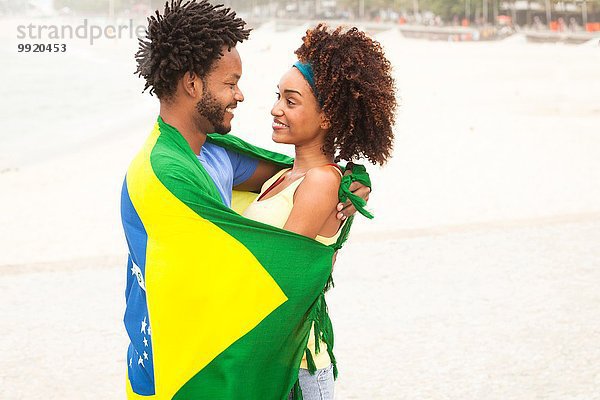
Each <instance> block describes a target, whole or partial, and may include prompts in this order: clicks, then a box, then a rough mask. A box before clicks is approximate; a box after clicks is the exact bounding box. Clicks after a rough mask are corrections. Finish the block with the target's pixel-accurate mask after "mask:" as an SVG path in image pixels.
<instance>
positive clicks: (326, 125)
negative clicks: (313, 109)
mask: <svg viewBox="0 0 600 400" xmlns="http://www.w3.org/2000/svg"><path fill="white" fill-rule="evenodd" d="M320 126H321V129H323V130H328V129H329V128H331V122H329V118H327V117H326V116H325V113H324V112H323V111H321V124H320Z"/></svg>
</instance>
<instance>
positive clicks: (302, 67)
mask: <svg viewBox="0 0 600 400" xmlns="http://www.w3.org/2000/svg"><path fill="white" fill-rule="evenodd" d="M293 67H296V68H297V69H298V71H300V73H301V74H302V76H303V77H304V79H306V82H308V84H309V85H310V88H311V89H312V91H313V93H314V94H315V97H316V98H317V101H318V102H319V104H320V105H321V107H323V102H322V101H321V99H319V93H317V87H316V86H315V74H314V72H313V69H312V66H311V65H310V64H309V63H303V62H300V61H296V62H295V63H294V65H293Z"/></svg>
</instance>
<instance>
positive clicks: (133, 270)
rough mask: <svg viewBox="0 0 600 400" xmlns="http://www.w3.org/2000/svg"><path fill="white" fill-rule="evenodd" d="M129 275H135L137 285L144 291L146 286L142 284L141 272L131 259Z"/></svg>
mask: <svg viewBox="0 0 600 400" xmlns="http://www.w3.org/2000/svg"><path fill="white" fill-rule="evenodd" d="M131 264H132V267H131V275H135V277H136V278H137V281H138V284H139V285H140V287H141V288H142V290H143V291H144V292H145V291H146V284H145V283H144V276H143V275H142V270H141V269H140V267H138V266H137V264H136V263H135V262H133V258H132V259H131Z"/></svg>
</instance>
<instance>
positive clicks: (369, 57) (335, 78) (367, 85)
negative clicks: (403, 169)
mask: <svg viewBox="0 0 600 400" xmlns="http://www.w3.org/2000/svg"><path fill="white" fill-rule="evenodd" d="M302 40H303V44H302V46H300V48H298V50H296V52H295V53H296V55H297V56H298V59H299V60H300V61H301V62H308V63H310V64H311V65H312V68H313V72H314V78H315V86H316V90H317V93H318V100H319V102H320V104H321V105H322V109H323V111H324V113H325V116H326V117H327V119H328V120H329V122H330V125H331V128H330V130H329V131H328V133H327V135H326V137H325V144H324V146H323V152H324V153H325V154H328V155H332V156H335V159H336V161H339V160H340V159H343V160H352V159H356V158H360V157H365V158H367V159H368V160H369V161H371V162H372V163H373V164H376V163H377V164H383V163H385V162H386V161H387V159H388V158H389V157H390V155H391V152H392V146H393V139H394V133H393V131H392V126H393V125H394V118H395V111H396V105H397V103H396V95H395V84H394V79H393V78H392V74H391V72H392V71H391V69H392V68H391V64H390V62H389V61H388V60H387V59H386V58H385V55H384V53H383V49H382V48H381V45H380V44H379V43H378V42H376V41H374V40H373V39H371V38H370V37H368V36H367V35H366V34H365V33H364V32H361V31H359V30H358V29H357V28H351V29H349V30H344V29H343V28H342V27H339V28H337V29H335V30H333V31H330V30H329V29H328V28H327V26H325V25H324V24H319V25H317V27H315V28H314V29H309V30H308V31H307V32H306V36H305V37H304V38H302Z"/></svg>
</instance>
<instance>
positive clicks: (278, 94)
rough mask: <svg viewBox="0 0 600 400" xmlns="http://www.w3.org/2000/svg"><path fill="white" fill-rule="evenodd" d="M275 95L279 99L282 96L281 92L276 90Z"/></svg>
mask: <svg viewBox="0 0 600 400" xmlns="http://www.w3.org/2000/svg"><path fill="white" fill-rule="evenodd" d="M275 97H277V100H279V99H280V98H281V94H280V93H279V92H275Z"/></svg>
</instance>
